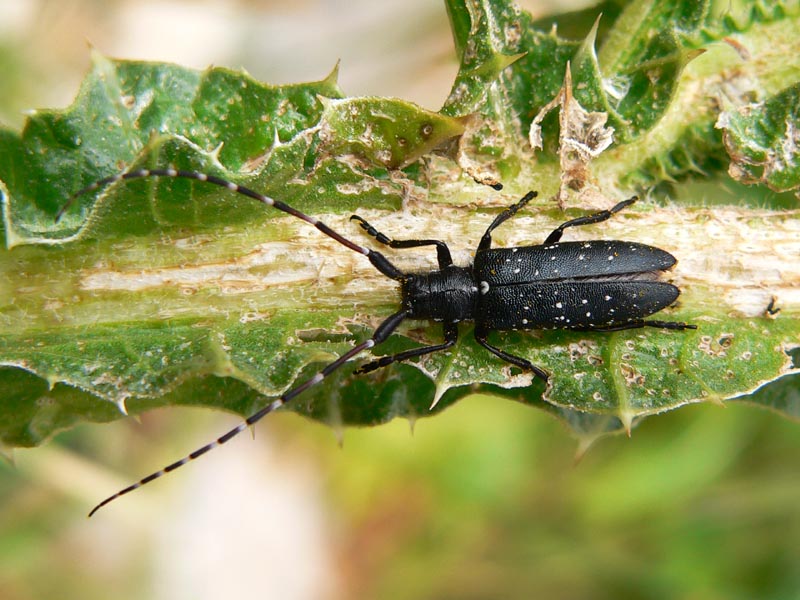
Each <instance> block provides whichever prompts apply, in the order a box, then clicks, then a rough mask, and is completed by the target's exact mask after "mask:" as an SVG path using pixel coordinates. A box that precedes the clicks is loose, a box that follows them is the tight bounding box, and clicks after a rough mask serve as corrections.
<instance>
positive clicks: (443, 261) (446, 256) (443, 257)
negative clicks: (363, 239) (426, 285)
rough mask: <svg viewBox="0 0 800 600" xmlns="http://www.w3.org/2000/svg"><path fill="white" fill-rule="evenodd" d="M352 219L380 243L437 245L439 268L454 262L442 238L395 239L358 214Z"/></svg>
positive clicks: (403, 246)
mask: <svg viewBox="0 0 800 600" xmlns="http://www.w3.org/2000/svg"><path fill="white" fill-rule="evenodd" d="M350 220H351V221H357V222H358V224H359V225H361V228H362V229H363V230H364V231H366V232H367V235H369V236H372V237H374V238H375V240H376V241H377V242H378V243H379V244H384V245H386V246H389V247H390V248H417V247H419V246H436V258H437V259H438V261H439V268H440V269H445V268H447V267H449V266H450V265H452V264H453V259H452V257H451V256H450V249H449V248H448V247H447V244H445V243H444V242H442V241H440V240H393V239H392V238H390V237H389V236H387V235H384V234H383V233H381V232H380V231H378V230H377V229H375V228H374V227H373V226H372V225H370V224H369V223H367V222H366V221H365V220H364V219H362V218H361V217H359V216H358V215H353V216H352V217H350Z"/></svg>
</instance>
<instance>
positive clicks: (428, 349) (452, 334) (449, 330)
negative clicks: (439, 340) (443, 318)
mask: <svg viewBox="0 0 800 600" xmlns="http://www.w3.org/2000/svg"><path fill="white" fill-rule="evenodd" d="M457 339H458V325H457V324H456V323H445V324H444V343H443V344H436V345H435V346H423V347H422V348H413V349H411V350H406V351H405V352H399V353H397V354H392V355H391V356H382V357H381V358H379V359H377V360H373V361H372V362H368V363H366V364H364V365H361V366H360V367H359V368H358V369H356V370H355V371H354V373H356V374H357V375H361V374H362V373H369V372H370V371H374V370H375V369H380V368H381V367H385V366H387V365H390V364H392V363H395V362H401V361H404V360H408V359H409V358H414V357H417V356H423V355H425V354H430V353H432V352H438V351H439V350H446V349H447V348H450V347H451V346H452V345H453V344H455V343H456V340H457Z"/></svg>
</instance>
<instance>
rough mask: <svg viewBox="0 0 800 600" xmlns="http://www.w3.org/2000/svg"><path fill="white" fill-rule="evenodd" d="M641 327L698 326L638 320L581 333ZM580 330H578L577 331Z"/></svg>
mask: <svg viewBox="0 0 800 600" xmlns="http://www.w3.org/2000/svg"><path fill="white" fill-rule="evenodd" d="M641 327H658V328H660V329H697V325H692V324H691V323H680V322H678V321H645V320H644V319H637V320H636V321H628V322H627V323H619V324H617V325H607V326H605V327H586V328H581V329H580V331H606V332H608V331H624V330H625V329H639V328H641ZM577 329H578V328H576V330H577Z"/></svg>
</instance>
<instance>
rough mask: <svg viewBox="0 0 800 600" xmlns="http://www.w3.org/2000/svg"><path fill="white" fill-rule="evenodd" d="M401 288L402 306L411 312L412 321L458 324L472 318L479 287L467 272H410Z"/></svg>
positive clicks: (454, 268)
mask: <svg viewBox="0 0 800 600" xmlns="http://www.w3.org/2000/svg"><path fill="white" fill-rule="evenodd" d="M402 286H403V287H402V293H403V306H404V307H405V308H408V309H411V315H409V316H410V317H411V318H412V319H433V320H434V321H444V322H447V323H457V322H459V321H465V320H470V319H472V318H473V317H474V314H475V305H476V302H477V299H478V288H477V287H476V286H475V283H474V281H473V279H472V273H471V271H470V270H469V269H466V268H464V267H455V266H450V267H447V268H446V269H443V270H441V271H431V272H427V273H410V274H409V275H407V276H406V277H405V278H404V279H403V282H402Z"/></svg>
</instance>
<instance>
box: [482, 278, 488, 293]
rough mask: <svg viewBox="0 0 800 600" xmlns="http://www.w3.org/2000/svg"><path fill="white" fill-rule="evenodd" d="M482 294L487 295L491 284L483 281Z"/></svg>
mask: <svg viewBox="0 0 800 600" xmlns="http://www.w3.org/2000/svg"><path fill="white" fill-rule="evenodd" d="M480 285H481V294H486V293H487V292H488V291H489V282H488V281H481V284H480Z"/></svg>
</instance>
